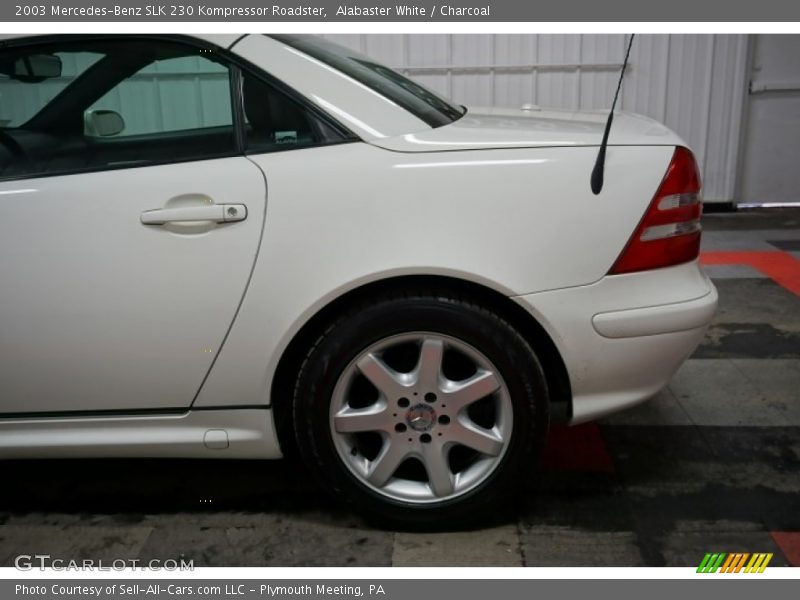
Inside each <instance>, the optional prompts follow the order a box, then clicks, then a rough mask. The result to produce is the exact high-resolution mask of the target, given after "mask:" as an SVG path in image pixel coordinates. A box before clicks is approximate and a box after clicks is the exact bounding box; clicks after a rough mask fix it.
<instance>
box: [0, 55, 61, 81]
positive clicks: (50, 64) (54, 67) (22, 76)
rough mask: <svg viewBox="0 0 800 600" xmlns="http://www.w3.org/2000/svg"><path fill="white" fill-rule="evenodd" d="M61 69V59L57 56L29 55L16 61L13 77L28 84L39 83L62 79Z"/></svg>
mask: <svg viewBox="0 0 800 600" xmlns="http://www.w3.org/2000/svg"><path fill="white" fill-rule="evenodd" d="M61 67H62V65H61V57H59V56H56V55H55V54H29V55H27V56H22V57H20V58H18V59H17V60H15V61H14V68H13V71H12V73H11V77H12V79H17V80H19V81H23V82H26V83H38V82H40V81H44V80H45V79H52V78H54V77H61Z"/></svg>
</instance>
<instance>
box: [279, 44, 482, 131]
mask: <svg viewBox="0 0 800 600" xmlns="http://www.w3.org/2000/svg"><path fill="white" fill-rule="evenodd" d="M272 37H273V38H274V39H276V40H278V41H280V42H283V43H284V44H286V45H288V46H291V47H292V48H296V49H297V50H300V51H301V52H303V53H305V54H308V55H309V56H311V57H313V58H316V59H317V60H319V61H322V62H324V63H325V64H327V65H330V66H331V67H333V68H335V69H336V70H338V71H341V72H342V73H344V74H345V75H348V76H350V77H352V78H353V79H355V80H356V81H358V82H359V83H362V84H364V85H366V86H367V87H369V88H371V89H373V90H374V91H376V92H378V93H379V94H381V95H382V96H385V97H386V98H388V99H389V100H391V101H393V102H394V103H396V104H397V105H399V106H400V107H402V108H404V109H405V110H407V111H408V112H410V113H411V114H413V115H414V116H415V117H417V118H419V119H421V120H423V121H425V123H427V124H428V125H430V126H431V127H441V126H442V125H448V124H450V123H452V122H453V121H455V120H457V119H459V118H461V116H463V115H464V113H465V112H466V109H465V108H463V107H461V106H458V105H456V104H453V103H452V102H450V101H449V100H446V99H444V98H442V97H441V96H439V95H437V94H436V93H435V92H432V91H431V90H429V89H427V88H425V87H423V86H421V85H419V84H418V83H414V82H413V81H411V80H410V79H408V78H406V77H403V76H402V75H400V74H399V73H397V72H396V71H393V70H392V69H390V68H389V67H385V66H383V65H381V64H378V63H376V62H374V61H372V60H371V59H370V58H368V57H366V56H364V55H363V54H359V53H358V52H355V51H354V50H350V49H348V48H345V47H344V46H339V45H338V44H334V43H332V42H329V41H327V40H324V39H322V38H318V37H314V36H304V35H274V36H272Z"/></svg>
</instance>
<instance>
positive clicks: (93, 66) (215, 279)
mask: <svg viewBox="0 0 800 600" xmlns="http://www.w3.org/2000/svg"><path fill="white" fill-rule="evenodd" d="M0 52H2V53H3V55H4V56H3V60H0V65H5V67H2V66H0V69H1V70H2V71H3V72H2V74H0V124H2V126H3V130H2V132H3V138H2V139H0V142H2V146H3V147H2V148H0V212H1V213H2V215H3V217H2V218H0V413H2V414H4V415H6V416H8V415H11V416H14V415H17V416H19V415H20V414H22V413H59V414H60V413H71V412H75V411H87V412H99V411H103V412H104V411H133V410H136V411H138V410H167V409H185V408H186V407H188V406H190V405H191V403H192V400H193V399H194V397H195V396H196V394H197V392H198V390H199V389H200V387H201V386H202V384H203V381H204V379H205V377H206V376H207V374H208V373H209V370H210V368H211V366H212V365H213V363H214V360H215V357H216V356H217V353H218V352H219V351H220V348H221V347H222V345H223V343H224V341H225V337H226V333H227V332H228V330H229V328H230V326H231V324H232V322H233V320H234V319H235V317H236V312H237V308H238V306H239V303H240V302H241V299H242V297H243V294H244V293H245V290H246V288H247V285H248V281H249V277H250V273H251V270H252V267H253V264H254V261H255V259H256V255H257V252H258V246H259V241H260V236H261V231H262V226H263V220H264V215H265V207H266V185H265V181H264V177H263V175H262V173H261V171H260V170H259V169H258V168H257V167H256V166H255V165H254V164H253V163H252V162H250V161H249V160H248V159H247V158H245V157H244V156H243V154H242V152H241V140H240V137H241V136H240V135H239V134H238V133H237V123H238V122H239V121H238V119H239V117H237V114H240V112H241V111H239V110H238V109H237V108H236V106H237V104H236V102H237V100H234V99H235V98H237V97H238V94H237V93H236V91H235V90H236V89H237V88H236V86H235V85H233V83H232V82H235V81H238V79H237V77H238V71H237V70H236V68H235V67H231V66H230V65H228V64H226V62H225V60H224V59H222V58H220V57H219V56H218V55H217V54H216V52H215V50H214V49H213V48H203V47H196V46H193V45H191V44H189V43H186V42H175V41H168V40H160V39H136V38H129V37H126V38H108V37H104V38H87V39H85V40H80V39H78V40H76V39H70V40H68V41H59V42H52V43H49V45H42V44H39V45H36V46H35V47H26V46H24V44H23V45H16V46H14V47H8V48H4V49H2V50H0ZM23 59H27V62H26V61H25V60H23ZM56 63H60V69H59V73H58V75H57V76H53V75H54V72H48V69H52V68H53V65H54V64H56ZM25 65H28V66H27V67H25ZM31 65H33V67H31ZM37 65H40V66H41V68H42V70H43V71H42V73H40V74H37V73H31V72H26V71H25V70H24V69H25V68H28V69H33V70H35V68H36V66H37ZM20 69H22V70H20ZM20 74H21V75H20Z"/></svg>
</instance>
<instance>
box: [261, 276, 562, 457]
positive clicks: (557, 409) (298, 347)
mask: <svg viewBox="0 0 800 600" xmlns="http://www.w3.org/2000/svg"><path fill="white" fill-rule="evenodd" d="M396 290H406V291H408V290H421V291H422V290H424V291H425V292H426V293H437V292H449V293H453V292H457V293H461V294H463V295H465V296H468V297H470V298H472V299H474V300H476V301H477V302H478V303H480V304H481V305H483V306H485V307H487V308H490V309H491V310H492V311H494V312H495V313H497V314H498V315H499V316H501V317H502V318H504V319H505V320H506V321H508V322H509V323H510V324H511V325H513V326H514V328H515V329H516V330H517V331H519V333H520V334H521V335H522V336H523V337H524V338H525V340H526V341H527V342H528V343H529V344H530V345H531V347H532V348H533V350H534V352H536V356H537V357H538V358H539V361H540V362H541V363H542V369H543V370H544V373H545V377H546V378H547V386H548V389H549V391H550V404H551V406H550V415H551V420H552V421H555V422H559V421H566V420H567V419H569V417H570V416H571V410H572V391H571V389H570V384H569V375H568V374H567V369H566V367H565V365H564V361H563V360H562V358H561V354H560V353H559V352H558V349H557V348H556V346H555V344H554V343H553V341H552V340H551V339H550V336H549V335H548V334H547V332H546V331H545V330H544V328H542V326H541V325H540V324H539V323H538V322H537V321H536V319H535V318H534V317H533V316H532V315H531V314H529V313H528V312H527V311H526V310H525V309H524V308H522V307H521V306H520V305H518V304H517V303H516V302H514V301H513V300H511V299H510V298H508V297H506V296H504V295H503V294H501V293H499V292H497V291H495V290H492V289H491V288H487V287H485V286H482V285H480V284H476V283H472V282H469V281H464V280H462V279H455V278H451V277H443V276H430V275H422V276H416V275H412V276H403V277H394V278H391V279H383V280H380V281H376V282H373V283H369V284H366V285H364V286H362V287H359V288H356V289H354V290H351V291H349V292H347V293H346V294H343V295H342V296H340V297H339V298H336V299H335V300H333V301H332V302H331V303H329V304H328V305H326V306H325V307H324V308H322V309H321V310H320V311H319V312H317V313H316V314H315V315H314V316H313V317H312V318H311V319H309V321H308V322H307V323H306V324H305V325H303V327H302V328H301V329H300V331H298V332H297V334H295V336H294V338H293V339H292V341H291V342H290V343H289V345H288V346H287V348H286V350H284V352H283V355H282V356H281V359H280V361H279V362H278V367H277V369H276V370H275V376H274V377H273V379H272V387H271V390H270V404H271V407H272V411H273V415H274V418H275V426H276V430H277V432H278V440H279V442H280V445H281V449H282V450H283V452H284V454H285V455H286V456H288V457H293V456H294V454H295V442H294V432H293V430H292V422H291V419H292V395H293V391H294V385H295V381H296V380H297V374H298V372H299V370H300V367H301V365H302V363H303V360H304V359H305V356H306V354H307V352H308V349H309V348H310V347H311V345H312V344H313V343H314V342H315V341H316V340H317V338H319V336H320V335H322V333H323V332H324V331H325V327H327V326H328V325H329V324H330V323H331V322H332V321H333V320H334V319H336V318H337V317H338V316H339V315H341V314H342V313H344V312H345V311H347V310H349V309H350V308H351V307H352V306H354V305H356V304H358V303H363V302H364V301H367V300H368V299H369V298H370V297H377V296H380V295H382V294H384V293H386V292H391V291H396Z"/></svg>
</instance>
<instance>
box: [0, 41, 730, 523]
mask: <svg viewBox="0 0 800 600" xmlns="http://www.w3.org/2000/svg"><path fill="white" fill-rule="evenodd" d="M607 116H608V113H607V111H604V112H572V111H551V110H538V109H536V107H530V106H528V107H526V110H509V109H502V110H501V109H478V108H467V107H463V106H459V105H457V104H454V103H452V102H450V101H449V100H446V99H444V98H441V97H439V96H438V95H436V94H435V93H433V92H431V91H429V90H427V89H425V88H423V87H421V86H420V85H418V84H417V83H414V82H412V81H410V80H408V79H406V78H405V77H403V76H401V75H399V74H398V73H397V72H395V71H393V70H391V69H389V68H387V67H384V66H382V65H380V64H377V63H375V62H374V61H373V60H371V59H369V58H367V57H366V56H362V55H360V54H358V53H354V52H352V51H350V50H347V49H345V48H342V47H340V46H337V45H334V44H331V43H329V42H327V41H324V40H321V39H317V38H313V37H303V36H272V37H268V36H264V35H244V36H233V35H216V36H205V37H185V36H159V35H155V36H154V35H121V36H96V35H86V36H83V35H73V36H50V37H6V38H4V39H2V40H0V211H1V212H2V218H0V457H4V458H38V457H48V458H53V457H58V458H61V457H185V458H219V459H243V458H248V459H273V458H280V457H281V456H285V455H287V453H288V454H291V455H293V456H297V457H299V458H300V459H302V461H303V462H304V463H305V465H306V466H307V468H308V471H309V472H310V473H311V474H313V476H314V477H316V479H317V481H318V482H319V483H320V484H321V486H322V487H323V488H325V489H326V490H328V491H330V492H331V493H332V494H333V495H334V496H336V497H338V498H339V499H341V500H343V501H344V502H346V503H347V504H349V505H350V506H351V507H352V508H353V509H354V510H356V511H359V512H361V513H364V514H367V515H370V516H372V517H378V518H384V519H386V520H389V521H392V522H395V523H404V524H425V523H444V522H463V521H468V520H469V519H471V518H473V517H475V516H476V515H478V514H486V511H487V510H490V509H492V510H493V509H494V507H496V506H497V505H498V503H501V502H502V501H504V500H507V499H509V498H511V497H513V492H512V489H513V488H514V486H515V485H517V484H518V483H520V482H522V481H525V480H526V479H530V478H532V477H534V471H535V468H536V459H537V455H538V453H539V451H540V449H541V448H542V445H543V442H544V440H545V437H546V435H547V431H548V427H549V426H550V424H551V423H553V422H566V423H569V424H575V423H581V422H585V421H587V420H591V419H596V418H598V417H601V416H603V415H606V414H609V413H612V412H614V411H618V410H621V409H624V408H626V407H629V406H631V405H634V404H636V403H638V402H640V401H642V400H645V399H647V398H649V397H651V396H653V395H654V394H655V393H657V392H658V391H659V389H661V388H662V387H663V386H664V385H665V384H666V383H667V381H668V380H669V379H670V377H671V376H672V375H673V373H674V372H675V371H676V369H677V368H678V367H679V366H680V364H681V363H682V362H683V360H684V359H686V357H687V356H688V355H689V354H690V353H691V352H692V351H693V350H694V349H695V347H696V346H697V344H698V343H699V341H700V339H701V338H702V336H703V334H704V330H705V328H706V326H707V324H708V323H709V321H710V320H711V318H712V316H713V313H714V310H715V308H716V303H717V294H716V291H715V289H714V287H713V286H712V284H711V282H710V281H709V279H708V278H707V277H706V276H705V275H704V273H703V272H702V270H701V268H700V267H699V265H698V260H697V258H698V248H699V243H700V214H701V200H700V177H699V175H698V171H697V167H696V165H695V160H694V157H693V155H692V153H691V152H690V151H689V150H688V149H687V148H686V146H685V144H684V142H682V141H681V139H680V138H679V137H678V136H676V135H675V134H674V133H673V132H671V131H670V130H668V129H667V128H665V127H664V126H662V125H660V124H659V123H657V122H654V121H652V120H650V119H647V118H645V117H641V116H638V115H634V114H626V113H617V114H616V115H615V118H614V121H613V127H612V128H611V130H610V134H609V137H608V139H607V143H603V133H604V128H605V127H604V126H605V123H606V119H607ZM599 150H602V152H603V154H604V162H603V165H602V166H603V169H604V172H603V175H604V183H603V185H602V189H599V188H597V189H593V185H590V176H591V175H592V173H593V168H595V167H596V165H597V163H598V152H599Z"/></svg>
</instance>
